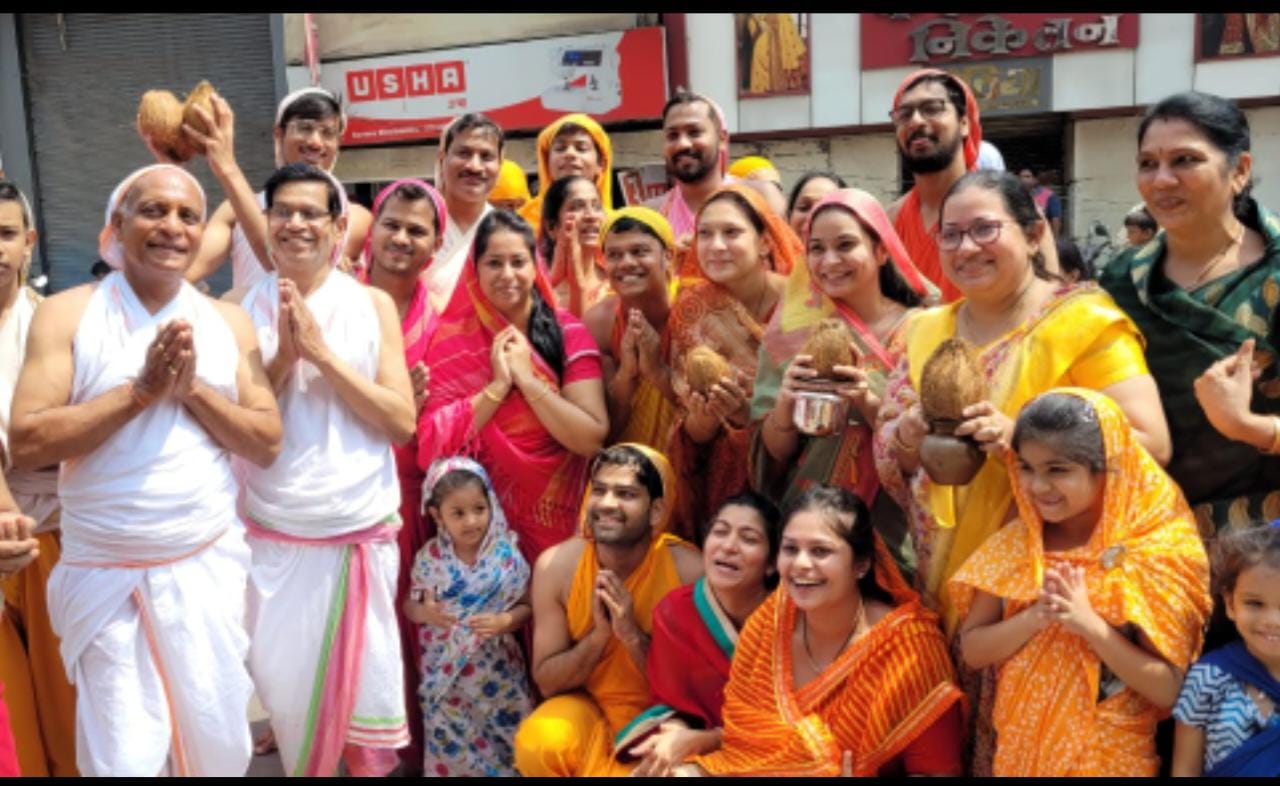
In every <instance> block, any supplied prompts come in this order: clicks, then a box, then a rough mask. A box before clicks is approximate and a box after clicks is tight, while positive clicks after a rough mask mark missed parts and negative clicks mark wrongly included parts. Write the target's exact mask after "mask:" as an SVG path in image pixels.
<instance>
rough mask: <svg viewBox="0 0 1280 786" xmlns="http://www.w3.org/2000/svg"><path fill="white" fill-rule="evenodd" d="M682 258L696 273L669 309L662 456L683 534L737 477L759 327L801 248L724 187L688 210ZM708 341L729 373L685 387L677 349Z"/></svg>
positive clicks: (730, 490)
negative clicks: (692, 229)
mask: <svg viewBox="0 0 1280 786" xmlns="http://www.w3.org/2000/svg"><path fill="white" fill-rule="evenodd" d="M696 227H697V229H696V233H695V237H694V243H693V246H692V248H690V250H689V256H690V257H691V258H692V262H691V265H692V266H693V267H695V268H696V269H697V271H698V275H699V276H700V279H699V280H694V281H692V282H690V283H688V284H685V283H684V282H682V283H681V289H680V293H679V294H678V295H677V296H676V301H675V305H674V306H673V307H672V312H671V317H670V325H671V368H672V388H673V389H674V391H675V394H676V396H677V398H678V400H679V409H680V414H679V415H678V416H677V419H676V426H674V427H673V429H672V434H671V442H670V446H669V447H668V449H667V456H668V457H669V458H670V459H671V463H672V465H673V466H674V467H675V468H676V474H677V476H678V477H679V478H680V482H681V485H682V487H683V488H684V489H686V490H687V491H688V492H689V493H687V494H685V495H683V496H682V503H683V504H682V506H681V509H680V510H679V511H678V512H677V519H676V525H675V526H676V532H677V533H679V534H681V535H682V536H689V535H690V533H691V532H692V528H693V527H694V526H696V523H697V522H700V521H705V520H706V519H707V518H708V517H709V515H710V513H711V511H712V510H713V509H714V508H715V507H716V506H717V505H718V504H719V503H720V501H721V500H723V499H724V498H725V497H728V496H730V495H731V494H735V493H737V492H739V491H741V490H742V489H743V488H744V487H745V486H746V485H747V469H748V468H747V452H748V448H749V447H750V442H751V434H750V431H749V429H748V426H749V423H750V414H751V409H750V403H751V390H752V381H753V380H754V379H755V376H756V365H757V362H758V359H759V352H760V340H761V338H762V337H763V336H764V326H765V325H766V324H767V323H768V321H769V318H770V316H771V315H772V314H773V311H774V309H775V308H776V307H777V305H778V303H779V302H781V298H782V291H783V288H784V287H785V285H786V278H785V276H786V275H787V274H789V273H790V272H791V270H792V269H793V268H794V267H795V266H796V265H797V264H802V262H801V258H800V255H801V253H802V251H803V248H802V247H801V245H800V241H799V239H798V238H797V237H796V236H795V233H794V232H792V231H791V228H790V227H788V226H787V225H786V223H784V222H783V220H782V219H781V218H780V217H779V216H777V215H775V214H774V213H773V211H771V210H770V209H769V208H768V206H767V205H765V203H764V200H763V199H762V198H761V196H760V195H759V194H758V193H756V192H755V191H753V190H752V189H750V188H746V187H744V186H740V185H729V186H725V187H724V188H721V189H720V190H718V191H716V192H715V193H714V194H712V195H711V197H710V198H708V199H707V201H706V202H705V203H704V204H703V206H702V209H701V210H699V211H698V216H697V221H696ZM695 347H709V348H711V349H713V350H715V351H716V352H717V353H719V354H720V356H721V357H722V358H724V359H725V360H727V361H728V363H729V366H730V371H729V373H728V374H726V375H724V376H722V377H721V378H720V380H719V381H718V382H716V383H715V384H713V385H712V386H711V387H710V389H709V390H707V391H706V392H701V391H697V390H693V389H691V388H690V385H689V380H688V376H687V374H686V368H685V361H686V356H687V355H688V354H689V352H690V351H691V350H692V349H694V348H695Z"/></svg>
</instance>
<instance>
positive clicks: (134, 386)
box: [129, 379, 155, 409]
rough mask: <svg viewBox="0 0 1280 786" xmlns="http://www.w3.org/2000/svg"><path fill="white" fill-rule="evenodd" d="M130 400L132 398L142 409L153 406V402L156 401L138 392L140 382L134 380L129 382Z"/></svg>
mask: <svg viewBox="0 0 1280 786" xmlns="http://www.w3.org/2000/svg"><path fill="white" fill-rule="evenodd" d="M129 398H132V399H133V401H134V403H135V404H137V405H138V407H139V408H140V409H146V408H147V407H149V406H151V402H153V401H155V398H154V397H152V396H144V395H143V394H142V393H141V392H140V391H139V390H138V382H137V380H134V379H131V380H129Z"/></svg>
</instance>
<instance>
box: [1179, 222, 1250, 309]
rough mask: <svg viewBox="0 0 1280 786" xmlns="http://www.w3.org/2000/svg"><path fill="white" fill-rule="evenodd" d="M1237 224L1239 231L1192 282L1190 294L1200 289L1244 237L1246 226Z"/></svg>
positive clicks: (1188, 289) (1189, 288) (1228, 238)
mask: <svg viewBox="0 0 1280 786" xmlns="http://www.w3.org/2000/svg"><path fill="white" fill-rule="evenodd" d="M1236 224H1237V226H1239V227H1240V229H1239V231H1238V232H1234V233H1232V234H1230V235H1228V236H1227V244H1226V245H1225V246H1223V247H1222V250H1221V251H1219V252H1218V253H1217V254H1215V255H1214V257H1213V259H1211V260H1209V264H1207V265H1205V266H1204V269H1203V270H1201V271H1200V275H1198V276H1196V279H1195V281H1192V282H1191V286H1189V287H1187V291H1188V292H1191V291H1193V290H1196V289H1198V288H1199V287H1200V284H1201V282H1203V281H1205V280H1206V279H1207V277H1208V275H1209V274H1210V273H1212V272H1213V270H1214V268H1216V267H1217V266H1218V263H1219V262H1221V261H1222V260H1224V259H1226V258H1227V252H1228V251H1230V250H1231V248H1232V247H1233V246H1234V245H1235V244H1236V243H1239V242H1240V239H1241V238H1243V237H1244V224H1241V223H1240V222H1238V221H1237V222H1236Z"/></svg>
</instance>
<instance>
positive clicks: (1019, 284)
mask: <svg viewBox="0 0 1280 786" xmlns="http://www.w3.org/2000/svg"><path fill="white" fill-rule="evenodd" d="M936 239H937V243H938V250H939V253H940V257H941V262H942V270H943V273H944V274H945V275H946V276H947V278H948V280H949V281H951V283H952V284H954V285H955V286H956V288H957V289H959V290H960V294H961V298H960V299H959V300H957V301H956V302H954V303H949V304H947V305H945V306H939V307H937V308H933V309H929V310H928V311H925V312H922V313H920V314H918V315H916V317H915V318H914V319H913V320H912V322H911V324H910V325H908V326H907V335H906V339H905V342H906V352H905V353H904V357H903V359H902V360H901V361H900V362H899V364H898V367H897V369H895V371H894V372H893V374H891V375H890V377H889V381H888V384H887V389H886V392H885V396H884V401H883V402H882V404H881V406H880V411H879V414H878V418H877V429H876V468H877V470H878V471H879V474H880V480H881V482H882V484H883V486H884V488H885V490H887V491H888V492H889V493H890V494H892V495H893V496H894V497H895V498H896V499H897V500H898V502H899V504H901V505H902V507H903V509H904V510H906V511H907V516H908V521H909V528H910V530H911V538H912V542H913V546H914V548H915V552H916V586H917V588H918V589H919V590H920V592H921V594H922V595H923V596H924V599H925V602H926V603H928V604H929V605H930V606H931V607H933V608H934V609H935V610H937V611H938V612H939V613H940V614H941V615H942V619H943V623H944V626H945V628H946V632H947V635H948V637H950V636H952V635H954V634H955V632H956V629H957V627H958V623H959V618H958V615H957V610H956V607H955V604H954V599H953V598H952V597H951V595H950V592H949V591H948V589H947V580H948V579H950V578H951V576H952V574H954V573H955V572H956V571H957V570H958V569H959V568H960V566H961V565H963V564H964V562H965V560H966V559H968V557H969V555H970V554H972V553H973V552H974V551H975V550H976V549H977V548H978V547H979V546H980V545H982V543H983V541H985V540H986V539H987V537H988V536H990V535H991V534H992V533H994V532H995V531H997V530H999V529H1000V528H1001V527H1002V526H1003V525H1004V524H1005V523H1006V522H1008V521H1009V520H1011V519H1012V518H1014V517H1015V516H1016V509H1015V507H1014V504H1013V489H1012V487H1011V485H1010V481H1009V473H1008V469H1007V467H1006V466H1005V461H1004V455H1005V453H1006V452H1007V451H1008V450H1009V446H1010V440H1011V438H1012V435H1013V422H1014V418H1016V417H1017V415H1018V412H1019V410H1021V409H1022V406H1023V404H1025V403H1026V402H1028V401H1030V400H1031V399H1032V398H1034V397H1035V396H1037V395H1039V394H1040V393H1043V392H1045V391H1047V390H1049V389H1051V388H1055V387H1060V386H1074V387H1081V388H1091V389H1093V390H1097V391H1100V392H1102V393H1104V394H1106V395H1108V396H1110V397H1111V398H1112V399H1114V400H1115V402H1116V403H1117V404H1118V405H1119V406H1120V408H1121V409H1122V410H1123V411H1124V413H1125V415H1126V417H1127V418H1128V420H1129V423H1130V424H1131V425H1132V426H1133V428H1134V431H1135V432H1136V434H1137V439H1138V442H1139V443H1140V444H1141V445H1142V446H1143V447H1144V448H1146V449H1147V450H1148V451H1149V452H1150V453H1151V455H1152V456H1153V457H1154V458H1155V459H1156V460H1157V461H1158V462H1160V463H1162V464H1163V463H1165V462H1167V461H1168V460H1169V455H1170V447H1169V430H1168V426H1167V425H1166V424H1165V419H1164V410H1163V408H1162V407H1161V405H1160V395H1159V391H1158V390H1157V389H1156V383H1155V380H1154V379H1153V378H1152V377H1151V374H1150V372H1149V371H1148V369H1147V362H1146V358H1145V356H1144V355H1143V343H1142V337H1141V335H1140V334H1139V332H1138V329H1137V327H1136V326H1135V325H1134V324H1133V322H1132V321H1131V320H1130V319H1129V318H1128V317H1127V316H1125V314H1124V312H1123V311H1121V310H1120V309H1119V308H1118V307H1117V306H1116V304H1115V302H1114V301H1113V300H1112V299H1111V297H1110V295H1108V294H1106V293H1105V292H1103V291H1101V290H1100V289H1099V288H1098V286H1097V285H1096V284H1094V283H1084V284H1072V283H1068V282H1067V281H1065V280H1064V279H1062V278H1060V277H1058V276H1056V275H1055V274H1052V273H1049V272H1047V270H1046V268H1045V261H1044V255H1043V252H1042V246H1043V245H1044V244H1046V243H1052V240H1051V239H1050V235H1049V233H1048V230H1047V228H1046V226H1045V221H1044V218H1043V217H1042V216H1041V215H1040V213H1039V211H1037V210H1036V204H1035V201H1034V200H1033V199H1032V198H1031V195H1030V194H1029V193H1028V192H1027V190H1026V188H1024V187H1023V185H1022V183H1021V182H1020V181H1019V180H1018V178H1017V177H1016V176H1014V175H1012V174H1009V173H1007V172H993V171H988V170H979V171H976V172H970V173H969V174H967V175H965V176H963V177H961V178H960V179H959V180H957V181H956V182H955V184H953V185H952V186H951V188H950V189H949V190H948V191H947V193H946V195H945V196H944V197H943V199H942V207H941V217H940V222H939V228H938V230H937V232H936ZM957 337H958V338H960V339H963V340H964V341H966V342H968V343H969V344H971V345H973V346H974V348H975V349H976V352H977V355H978V361H979V366H980V368H981V371H982V374H983V377H984V380H985V383H986V392H987V397H986V399H985V400H984V401H981V402H979V403H977V404H973V405H971V406H969V407H967V408H966V409H965V410H964V412H963V414H964V418H965V419H964V420H963V421H962V422H961V423H960V425H959V426H958V427H957V428H956V431H955V434H956V435H957V436H965V437H970V438H972V439H973V440H975V441H976V442H977V443H978V445H979V446H981V448H982V450H983V451H984V452H985V453H986V454H987V460H986V461H985V463H984V464H983V466H982V467H981V469H980V470H979V471H978V474H977V475H976V476H975V477H974V478H973V480H971V481H970V482H969V483H968V484H967V485H964V486H947V485H942V484H940V483H935V482H933V481H932V480H931V479H930V478H929V476H928V474H927V473H926V472H924V471H923V469H922V467H921V463H920V447H921V443H922V442H923V440H924V437H925V434H926V433H928V431H929V425H928V423H927V422H926V421H925V419H924V415H923V412H922V410H921V407H920V398H919V394H918V391H919V390H920V377H921V371H922V370H923V367H924V364H925V361H926V360H928V358H929V357H930V355H932V354H933V351H934V350H935V349H936V348H937V347H938V346H939V345H940V344H941V343H942V342H943V341H945V340H947V339H950V338H957ZM990 680H991V675H990V671H989V670H988V671H984V672H979V673H978V674H976V675H972V676H968V675H966V676H962V681H965V682H968V683H970V684H969V686H968V689H969V692H970V695H971V698H972V699H973V700H974V701H975V703H976V704H977V705H978V717H977V722H976V724H975V725H974V734H973V739H974V752H973V767H972V769H973V774H974V775H985V774H989V768H990V761H991V755H992V752H993V751H994V734H993V732H992V731H991V727H990V723H989V718H990V697H991V695H992V693H991V691H990V690H986V691H984V690H983V688H982V683H983V682H984V681H988V682H989V681H990ZM993 684H994V683H993V682H990V683H989V685H988V686H987V687H988V688H989V687H990V685H993ZM980 697H981V698H980Z"/></svg>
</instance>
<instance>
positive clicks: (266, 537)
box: [243, 164, 415, 775]
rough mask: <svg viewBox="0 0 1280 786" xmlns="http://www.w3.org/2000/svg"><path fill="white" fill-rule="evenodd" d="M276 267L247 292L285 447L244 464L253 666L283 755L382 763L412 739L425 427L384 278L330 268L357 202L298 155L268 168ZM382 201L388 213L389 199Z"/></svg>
mask: <svg viewBox="0 0 1280 786" xmlns="http://www.w3.org/2000/svg"><path fill="white" fill-rule="evenodd" d="M266 202H267V229H268V239H269V241H270V252H271V260H272V263H273V264H274V267H275V272H274V273H272V274H271V275H269V276H268V277H267V278H265V279H263V280H262V281H261V282H259V283H258V284H257V285H256V286H254V287H253V289H251V290H249V292H248V293H247V294H246V295H245V296H244V301H243V303H244V306H245V308H246V309H247V310H248V311H249V315H250V318H251V319H252V320H253V323H254V326H255V328H256V329H257V331H258V334H259V335H260V336H261V337H262V341H263V357H264V359H265V361H266V364H267V373H268V376H269V377H270V378H271V383H272V385H273V386H274V388H275V390H276V392H277V395H278V396H279V397H280V409H281V411H282V412H283V413H284V433H285V440H284V448H283V450H282V451H281V453H280V457H279V459H277V460H276V462H275V463H274V464H272V465H271V466H270V467H255V466H248V467H246V468H245V471H244V473H243V477H244V495H243V512H244V517H245V525H246V527H247V529H248V532H249V545H250V547H251V549H252V551H253V566H252V569H251V582H250V584H251V588H252V589H251V593H250V596H251V597H250V604H251V613H250V636H251V638H252V642H253V643H252V645H251V648H250V653H249V668H250V669H251V671H252V672H253V676H254V683H255V685H256V686H257V689H258V696H259V697H260V698H261V700H262V704H263V707H265V708H266V710H267V711H268V712H269V713H270V715H271V728H272V730H273V731H274V732H275V739H276V741H277V743H278V744H279V746H280V753H281V758H282V760H283V763H284V767H285V771H286V772H288V773H290V774H293V775H334V774H336V772H337V768H338V764H339V761H345V763H346V765H347V768H348V770H349V771H350V772H351V773H352V774H355V775H385V774H386V773H387V772H389V771H390V770H392V769H394V767H395V765H396V755H395V749H397V748H402V747H404V746H405V745H406V744H407V743H408V740H409V731H408V728H407V725H406V720H405V694H404V673H403V669H404V667H403V661H402V658H401V655H400V634H399V631H398V630H397V628H396V613H395V591H396V573H397V570H398V568H399V556H398V551H397V548H396V531H397V529H398V528H399V527H400V516H399V513H398V510H399V508H400V488H399V484H398V483H397V479H396V465H395V459H394V457H393V455H392V444H402V443H404V442H406V441H408V440H409V439H410V438H411V437H412V436H413V432H414V422H415V419H414V402H413V393H412V390H411V388H410V382H409V372H408V371H407V370H406V368H405V361H404V345H403V341H402V339H401V336H400V319H399V316H398V315H397V313H396V306H395V303H394V302H393V301H392V299H391V297H389V296H388V295H387V293H385V292H383V291H382V290H381V289H377V288H375V287H365V286H362V285H361V284H359V283H358V282H357V281H356V280H355V279H353V278H351V277H350V276H348V275H346V274H345V273H341V272H339V271H335V270H333V265H334V264H335V263H336V261H337V257H338V255H339V254H341V251H342V238H343V236H344V233H345V231H346V221H347V215H346V209H345V207H346V202H345V196H344V195H343V193H342V189H341V187H340V186H339V184H338V182H337V181H336V180H334V179H333V177H332V176H331V175H329V174H328V173H327V172H324V171H322V170H320V169H317V168H315V167H312V166H309V165H306V164H290V165H288V166H286V167H283V168H281V169H280V170H278V171H277V172H276V173H275V174H273V175H272V176H271V177H270V178H269V179H268V180H267V184H266ZM384 215H385V214H384Z"/></svg>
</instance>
